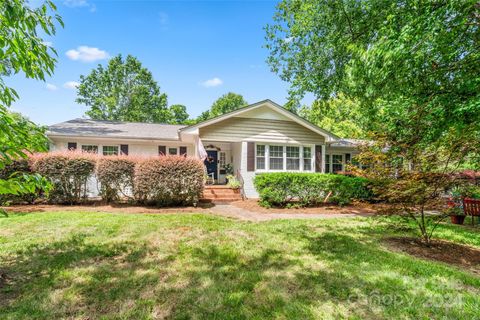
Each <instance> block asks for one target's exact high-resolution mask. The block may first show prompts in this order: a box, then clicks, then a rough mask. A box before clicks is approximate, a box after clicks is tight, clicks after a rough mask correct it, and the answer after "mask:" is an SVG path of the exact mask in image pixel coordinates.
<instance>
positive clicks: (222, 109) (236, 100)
mask: <svg viewBox="0 0 480 320" xmlns="http://www.w3.org/2000/svg"><path fill="white" fill-rule="evenodd" d="M246 105H248V102H247V101H245V99H244V98H243V96H242V95H241V94H238V93H233V92H229V93H226V94H224V95H222V96H221V97H220V98H218V99H217V100H215V102H214V103H213V104H212V106H211V107H210V109H209V110H207V111H204V112H202V114H201V115H200V116H199V117H198V118H197V122H199V121H204V120H208V119H211V118H214V117H217V116H220V115H222V114H225V113H228V112H231V111H234V110H236V109H238V108H241V107H244V106H246Z"/></svg>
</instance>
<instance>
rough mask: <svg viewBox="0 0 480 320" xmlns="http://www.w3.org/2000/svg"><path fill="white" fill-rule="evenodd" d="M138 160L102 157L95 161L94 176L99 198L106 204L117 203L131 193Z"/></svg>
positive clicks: (121, 157)
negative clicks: (97, 184) (98, 184)
mask: <svg viewBox="0 0 480 320" xmlns="http://www.w3.org/2000/svg"><path fill="white" fill-rule="evenodd" d="M137 162H138V159H136V158H132V157H131V156H130V157H129V156H117V157H102V158H99V160H98V161H97V168H96V175H97V179H98V182H99V183H100V196H101V197H102V199H103V200H105V201H106V202H112V201H117V200H119V199H120V197H121V196H127V194H126V193H127V192H128V191H130V192H131V193H133V178H134V176H135V165H136V163H137Z"/></svg>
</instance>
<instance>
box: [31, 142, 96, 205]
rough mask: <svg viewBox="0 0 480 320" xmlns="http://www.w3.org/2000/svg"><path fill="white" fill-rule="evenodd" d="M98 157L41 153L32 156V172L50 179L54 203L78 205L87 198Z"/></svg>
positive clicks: (77, 153) (68, 153) (79, 154)
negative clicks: (88, 185)
mask: <svg viewBox="0 0 480 320" xmlns="http://www.w3.org/2000/svg"><path fill="white" fill-rule="evenodd" d="M96 158H97V156H96V155H93V154H88V153H80V152H72V151H68V152H53V153H39V154H35V155H34V156H32V158H31V160H32V170H33V171H34V172H36V173H39V174H41V175H42V176H44V177H46V178H48V179H50V181H51V182H52V183H53V190H52V191H51V192H50V193H49V196H48V199H49V201H51V202H54V203H69V204H73V203H78V202H80V201H82V200H84V199H86V197H87V191H88V190H87V181H88V178H89V177H91V176H92V175H93V173H94V170H95V162H96Z"/></svg>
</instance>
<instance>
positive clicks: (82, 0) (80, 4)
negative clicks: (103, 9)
mask: <svg viewBox="0 0 480 320" xmlns="http://www.w3.org/2000/svg"><path fill="white" fill-rule="evenodd" d="M63 4H64V5H66V6H67V7H69V8H89V11H90V12H95V11H97V6H96V5H95V4H93V3H90V2H88V1H87V0H65V1H63Z"/></svg>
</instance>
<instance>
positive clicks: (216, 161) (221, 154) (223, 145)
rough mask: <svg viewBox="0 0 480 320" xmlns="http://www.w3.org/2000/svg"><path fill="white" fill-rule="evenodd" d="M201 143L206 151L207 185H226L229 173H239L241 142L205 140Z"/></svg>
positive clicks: (236, 174) (233, 174) (234, 174)
mask: <svg viewBox="0 0 480 320" xmlns="http://www.w3.org/2000/svg"><path fill="white" fill-rule="evenodd" d="M203 145H204V148H205V150H206V152H207V158H206V159H205V160H204V164H205V170H206V174H207V183H206V184H207V185H226V184H227V182H228V176H229V175H232V176H238V175H239V170H240V157H241V143H238V142H219V141H208V140H207V141H203ZM237 145H238V146H237Z"/></svg>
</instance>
